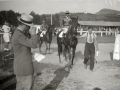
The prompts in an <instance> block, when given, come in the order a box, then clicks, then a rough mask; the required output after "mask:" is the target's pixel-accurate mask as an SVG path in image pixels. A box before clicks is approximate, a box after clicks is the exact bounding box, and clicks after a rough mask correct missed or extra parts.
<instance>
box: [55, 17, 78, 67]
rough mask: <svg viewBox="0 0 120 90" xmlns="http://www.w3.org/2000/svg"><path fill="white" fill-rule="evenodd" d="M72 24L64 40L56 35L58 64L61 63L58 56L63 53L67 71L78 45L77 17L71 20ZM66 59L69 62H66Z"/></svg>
mask: <svg viewBox="0 0 120 90" xmlns="http://www.w3.org/2000/svg"><path fill="white" fill-rule="evenodd" d="M71 19H72V23H71V25H70V27H69V29H68V32H67V35H66V37H64V38H60V37H59V34H60V32H59V33H58V35H57V45H58V55H59V62H60V63H61V57H60V55H61V54H62V53H63V55H64V57H65V60H66V61H67V65H68V69H70V67H71V66H72V65H73V60H74V57H75V51H76V46H77V44H78V39H77V37H76V35H77V27H78V17H77V18H71ZM67 57H68V58H69V60H67Z"/></svg>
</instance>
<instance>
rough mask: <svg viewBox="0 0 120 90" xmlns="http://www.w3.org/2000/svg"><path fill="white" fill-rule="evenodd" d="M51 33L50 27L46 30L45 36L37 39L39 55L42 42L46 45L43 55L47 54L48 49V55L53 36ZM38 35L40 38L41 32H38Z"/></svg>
mask: <svg viewBox="0 0 120 90" xmlns="http://www.w3.org/2000/svg"><path fill="white" fill-rule="evenodd" d="M53 33H54V26H53V25H50V26H49V27H48V30H47V32H46V34H45V35H43V37H39V52H40V53H41V46H42V44H43V41H44V42H45V45H46V50H45V54H46V53H47V50H48V49H49V53H50V45H51V42H52V35H53ZM38 34H39V36H40V34H41V32H39V33H38ZM48 44H49V45H48Z"/></svg>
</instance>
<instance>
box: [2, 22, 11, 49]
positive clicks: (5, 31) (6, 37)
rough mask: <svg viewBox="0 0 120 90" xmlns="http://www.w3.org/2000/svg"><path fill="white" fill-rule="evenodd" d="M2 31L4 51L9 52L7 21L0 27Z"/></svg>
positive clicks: (8, 27)
mask: <svg viewBox="0 0 120 90" xmlns="http://www.w3.org/2000/svg"><path fill="white" fill-rule="evenodd" d="M2 30H3V31H4V34H3V39H4V42H5V43H4V51H9V42H10V35H11V34H10V23H9V22H8V21H6V22H5V24H4V25H3V27H2Z"/></svg>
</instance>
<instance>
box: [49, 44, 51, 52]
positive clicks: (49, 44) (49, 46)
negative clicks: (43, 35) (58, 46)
mask: <svg viewBox="0 0 120 90" xmlns="http://www.w3.org/2000/svg"><path fill="white" fill-rule="evenodd" d="M50 45H51V43H49V54H50Z"/></svg>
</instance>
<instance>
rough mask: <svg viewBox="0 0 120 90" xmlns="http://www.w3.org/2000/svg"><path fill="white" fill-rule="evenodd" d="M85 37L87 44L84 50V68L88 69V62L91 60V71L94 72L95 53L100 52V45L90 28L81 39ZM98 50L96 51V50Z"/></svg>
mask: <svg viewBox="0 0 120 90" xmlns="http://www.w3.org/2000/svg"><path fill="white" fill-rule="evenodd" d="M82 37H85V39H86V44H85V50H84V66H85V68H87V62H88V60H89V59H90V70H91V71H92V70H93V68H94V59H95V51H99V49H98V43H97V40H96V37H97V36H96V34H95V33H94V32H93V31H92V28H91V27H89V28H88V32H87V33H85V34H83V35H82V36H80V38H82ZM95 49H96V50H95Z"/></svg>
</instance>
